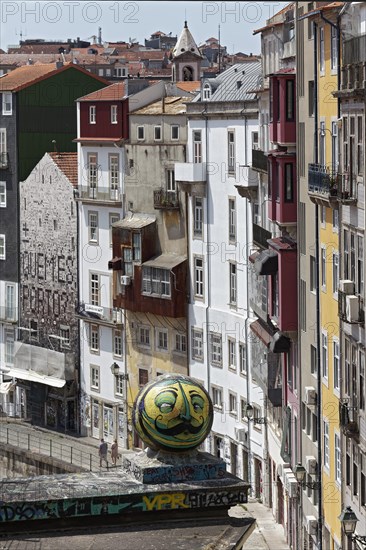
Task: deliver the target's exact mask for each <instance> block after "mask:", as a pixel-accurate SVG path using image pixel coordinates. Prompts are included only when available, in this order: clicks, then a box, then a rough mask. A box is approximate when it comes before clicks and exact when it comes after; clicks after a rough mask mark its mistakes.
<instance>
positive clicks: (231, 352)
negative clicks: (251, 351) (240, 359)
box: [228, 339, 236, 369]
mask: <svg viewBox="0 0 366 550" xmlns="http://www.w3.org/2000/svg"><path fill="white" fill-rule="evenodd" d="M228 357H229V369H236V342H235V340H230V339H229V340H228Z"/></svg>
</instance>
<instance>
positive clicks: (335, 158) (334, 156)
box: [332, 121, 338, 212]
mask: <svg viewBox="0 0 366 550" xmlns="http://www.w3.org/2000/svg"><path fill="white" fill-rule="evenodd" d="M332 170H333V172H334V173H335V172H337V170H338V124H337V122H335V121H333V122H332ZM337 212H338V210H337Z"/></svg>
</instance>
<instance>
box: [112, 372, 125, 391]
mask: <svg viewBox="0 0 366 550" xmlns="http://www.w3.org/2000/svg"><path fill="white" fill-rule="evenodd" d="M114 383H115V386H114V393H115V394H116V395H123V386H124V377H123V376H121V375H120V374H117V376H115V377H114Z"/></svg>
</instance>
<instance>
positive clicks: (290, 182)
mask: <svg viewBox="0 0 366 550" xmlns="http://www.w3.org/2000/svg"><path fill="white" fill-rule="evenodd" d="M293 200H294V178H293V170H292V164H291V163H288V162H286V164H285V202H293Z"/></svg>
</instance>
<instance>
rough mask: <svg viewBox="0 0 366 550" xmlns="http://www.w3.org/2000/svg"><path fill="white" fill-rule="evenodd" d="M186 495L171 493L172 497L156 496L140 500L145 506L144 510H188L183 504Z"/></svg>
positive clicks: (166, 495)
mask: <svg viewBox="0 0 366 550" xmlns="http://www.w3.org/2000/svg"><path fill="white" fill-rule="evenodd" d="M185 498H186V495H185V494H184V493H173V494H172V495H169V494H165V495H156V496H154V497H153V498H152V499H150V498H149V497H147V496H144V497H143V498H142V500H143V503H144V505H145V507H146V508H145V510H146V511H148V512H150V511H152V510H163V509H164V508H171V509H173V508H189V506H188V505H187V504H186V503H185V502H184V501H185Z"/></svg>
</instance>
